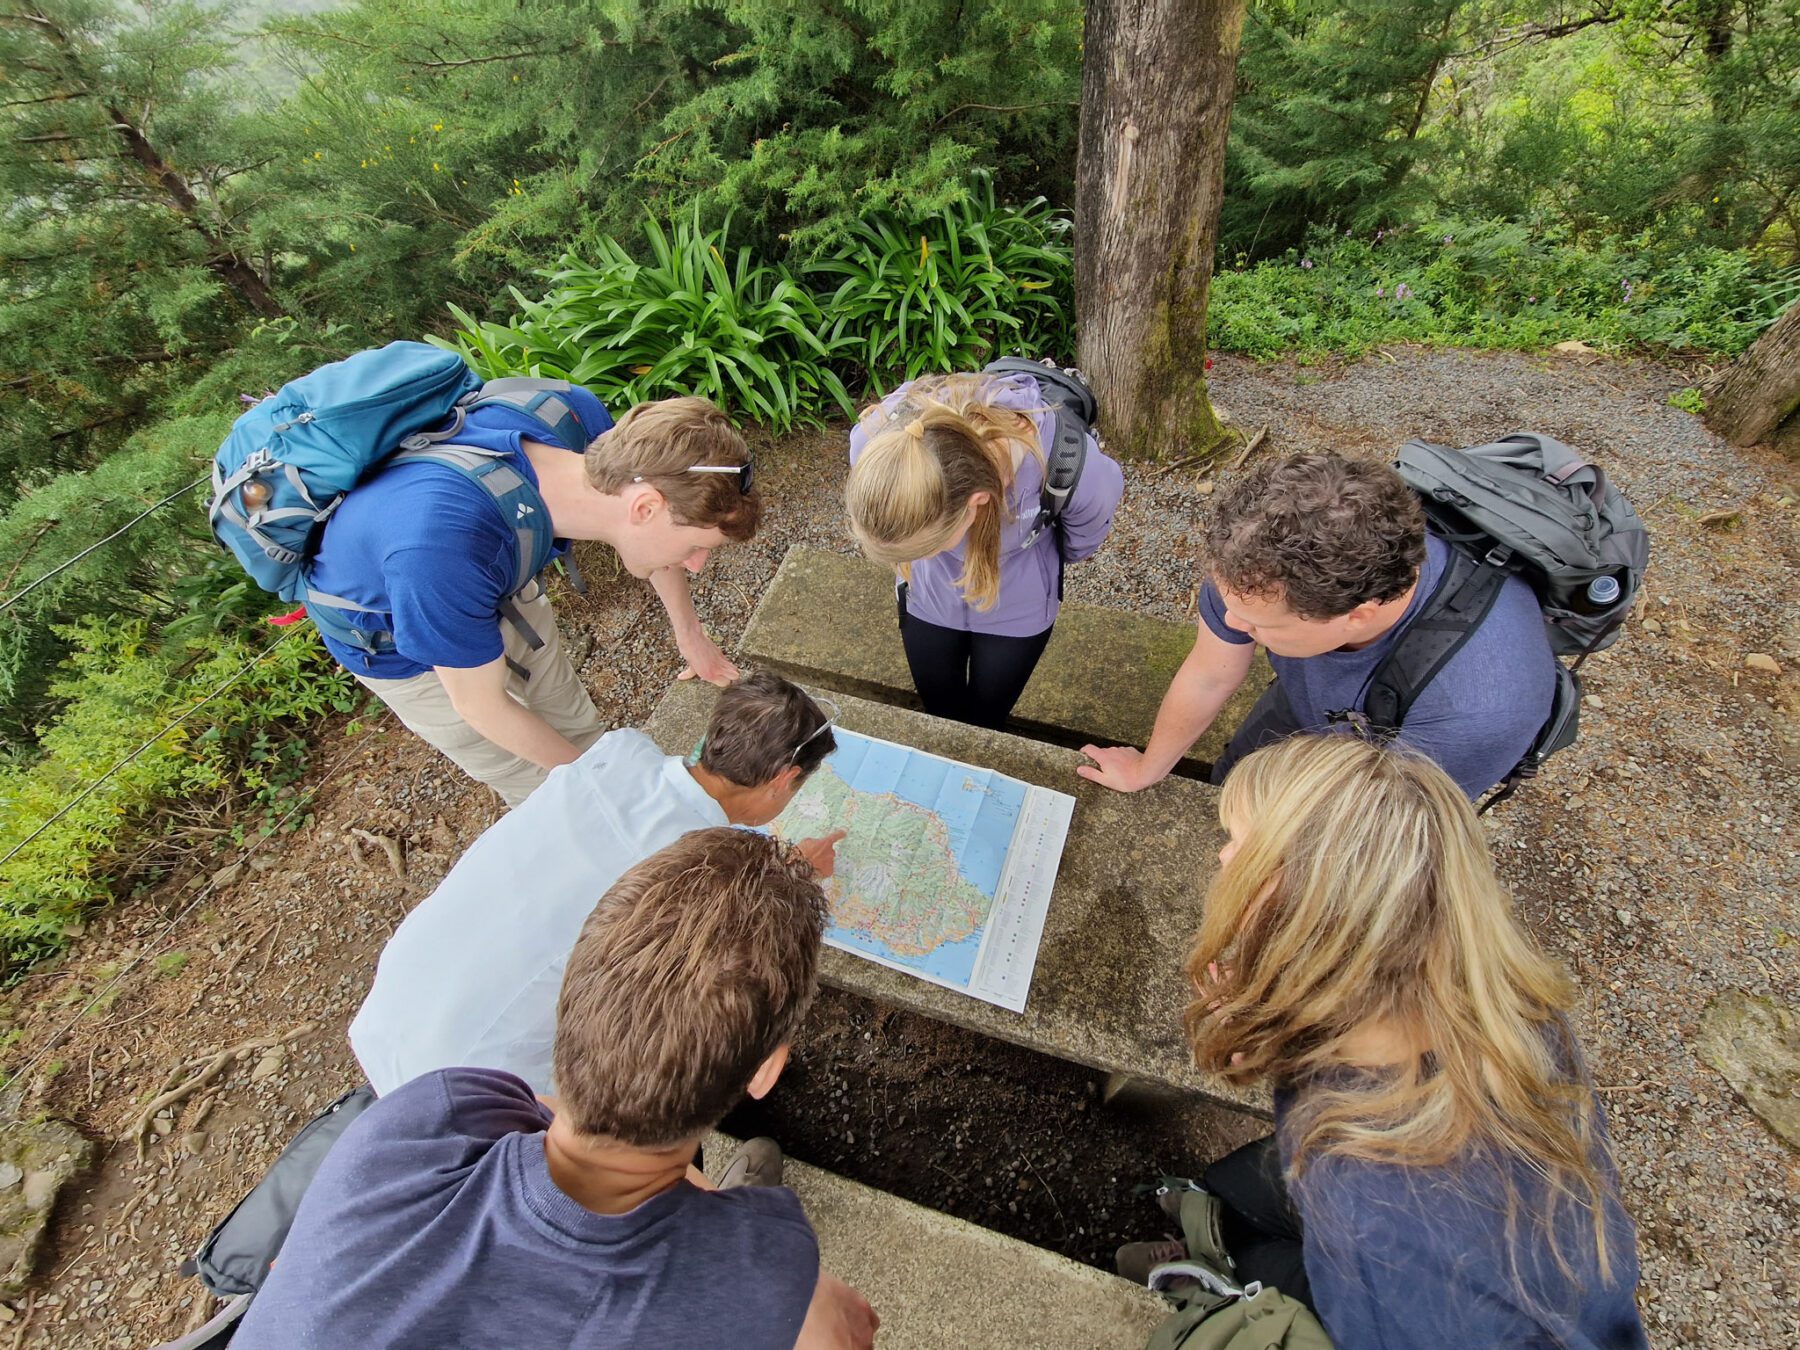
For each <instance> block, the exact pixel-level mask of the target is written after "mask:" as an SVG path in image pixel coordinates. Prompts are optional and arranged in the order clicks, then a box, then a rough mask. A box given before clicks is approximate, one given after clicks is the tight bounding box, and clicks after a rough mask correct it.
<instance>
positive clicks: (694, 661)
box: [675, 633, 742, 689]
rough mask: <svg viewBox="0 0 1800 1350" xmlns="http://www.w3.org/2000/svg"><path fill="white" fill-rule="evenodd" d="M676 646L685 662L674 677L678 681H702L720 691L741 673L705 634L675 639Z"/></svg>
mask: <svg viewBox="0 0 1800 1350" xmlns="http://www.w3.org/2000/svg"><path fill="white" fill-rule="evenodd" d="M676 646H678V647H679V648H680V649H681V659H682V660H684V661H686V662H687V664H686V665H685V666H683V667H682V668H681V674H679V675H677V676H676V677H675V678H676V679H678V680H692V679H702V680H705V681H706V682H707V683H708V684H716V685H718V686H719V687H720V688H721V689H722V688H724V687H725V686H726V685H728V684H730V683H731V682H732V681H733V680H735V679H737V677H738V676H739V674H741V673H742V672H740V671H739V670H738V668H737V667H736V666H735V665H733V664H732V663H731V658H730V657H728V656H727V655H725V653H724V652H722V651H720V650H719V644H718V643H716V642H714V641H713V640H712V639H711V638H709V637H708V636H707V635H706V634H705V633H699V634H697V635H695V636H692V637H686V638H677V639H676Z"/></svg>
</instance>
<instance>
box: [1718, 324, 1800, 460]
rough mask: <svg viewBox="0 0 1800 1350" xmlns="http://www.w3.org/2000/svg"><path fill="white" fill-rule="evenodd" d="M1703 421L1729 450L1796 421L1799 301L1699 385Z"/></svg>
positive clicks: (1799, 363)
mask: <svg viewBox="0 0 1800 1350" xmlns="http://www.w3.org/2000/svg"><path fill="white" fill-rule="evenodd" d="M1704 392H1705V394H1706V421H1707V423H1708V425H1710V426H1711V427H1712V429H1713V430H1714V431H1716V432H1718V433H1719V434H1720V435H1721V436H1723V437H1724V438H1725V439H1726V440H1728V441H1730V442H1731V443H1732V444H1733V445H1755V444H1756V443H1757V442H1758V441H1766V440H1768V439H1770V438H1771V437H1772V436H1774V435H1775V432H1776V429H1777V428H1778V427H1780V426H1781V424H1782V423H1783V422H1785V421H1789V420H1800V301H1796V302H1794V303H1793V304H1791V305H1789V306H1788V308H1787V313H1785V314H1783V315H1782V316H1781V317H1780V318H1779V319H1777V320H1776V321H1775V325H1774V327H1772V328H1770V329H1769V330H1768V331H1767V332H1765V333H1764V334H1763V335H1762V336H1761V337H1759V338H1758V339H1757V340H1756V341H1755V342H1754V343H1752V344H1751V346H1750V350H1749V351H1747V352H1745V353H1744V354H1743V355H1742V356H1740V357H1738V359H1737V360H1735V361H1733V362H1732V363H1731V364H1730V365H1729V366H1726V367H1725V369H1724V370H1721V371H1720V372H1719V373H1718V374H1717V375H1714V376H1713V377H1712V378H1711V379H1710V380H1708V381H1707V382H1706V384H1705V386H1704Z"/></svg>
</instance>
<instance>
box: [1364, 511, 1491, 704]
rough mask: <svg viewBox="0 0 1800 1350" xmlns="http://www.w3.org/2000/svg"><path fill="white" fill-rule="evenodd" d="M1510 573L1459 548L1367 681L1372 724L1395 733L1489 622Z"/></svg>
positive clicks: (1452, 548)
mask: <svg viewBox="0 0 1800 1350" xmlns="http://www.w3.org/2000/svg"><path fill="white" fill-rule="evenodd" d="M1507 575H1508V573H1507V572H1506V571H1505V570H1504V569H1503V568H1499V567H1495V566H1493V565H1492V564H1491V563H1489V562H1487V561H1486V560H1485V559H1481V558H1476V557H1475V556H1474V555H1472V554H1471V553H1469V552H1467V551H1466V550H1465V549H1463V548H1461V547H1459V546H1458V545H1456V544H1455V543H1451V544H1450V559H1449V561H1448V562H1447V563H1446V564H1445V566H1444V575H1443V576H1442V577H1440V578H1439V579H1438V584H1437V587H1436V589H1435V590H1433V591H1432V593H1431V595H1430V597H1429V598H1428V599H1427V600H1426V601H1425V605H1424V607H1423V608H1422V609H1420V610H1419V612H1418V613H1417V614H1416V615H1415V616H1414V617H1413V619H1412V621H1411V622H1410V623H1408V624H1407V625H1406V628H1405V630H1404V631H1403V632H1402V633H1401V634H1400V636H1399V639H1398V640H1397V641H1396V642H1395V643H1394V646H1393V648H1392V649H1391V650H1390V651H1389V652H1388V654H1387V656H1386V657H1385V658H1384V659H1383V660H1382V662H1381V664H1380V665H1379V666H1377V667H1376V668H1375V670H1374V673H1373V674H1371V675H1370V676H1369V687H1368V692H1367V693H1366V694H1365V695H1364V697H1363V713H1364V715H1365V716H1366V717H1367V718H1368V720H1369V722H1370V724H1371V725H1372V726H1374V727H1376V728H1378V729H1380V730H1383V731H1386V732H1388V733H1390V734H1391V733H1393V732H1397V731H1399V730H1400V728H1401V726H1402V725H1403V724H1404V723H1405V721H1406V715H1407V713H1408V712H1410V711H1411V710H1412V705H1413V703H1414V702H1415V701H1416V700H1417V699H1418V697H1419V695H1420V694H1421V693H1423V692H1424V690H1425V687H1426V686H1427V685H1429V684H1430V683H1431V682H1432V680H1433V679H1435V678H1436V677H1437V675H1438V672H1439V671H1441V670H1443V668H1444V667H1445V666H1447V665H1449V664H1450V660H1451V658H1452V657H1454V656H1455V655H1456V654H1457V653H1458V652H1459V651H1461V650H1462V649H1463V645H1464V644H1465V643H1466V642H1468V640H1469V638H1470V637H1471V636H1472V635H1473V634H1474V632H1475V630H1476V629H1477V628H1479V627H1480V626H1481V622H1482V620H1483V619H1485V618H1487V616H1488V611H1489V610H1491V609H1493V607H1494V602H1495V601H1496V600H1498V599H1499V598H1500V588H1501V587H1502V586H1504V585H1505V584H1506V578H1507Z"/></svg>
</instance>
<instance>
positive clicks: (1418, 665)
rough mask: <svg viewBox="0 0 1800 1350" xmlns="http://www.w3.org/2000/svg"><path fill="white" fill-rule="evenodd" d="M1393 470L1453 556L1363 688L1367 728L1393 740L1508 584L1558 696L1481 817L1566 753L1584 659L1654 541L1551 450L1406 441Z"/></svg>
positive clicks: (1594, 472) (1631, 514) (1616, 498)
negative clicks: (1536, 625) (1524, 607)
mask: <svg viewBox="0 0 1800 1350" xmlns="http://www.w3.org/2000/svg"><path fill="white" fill-rule="evenodd" d="M1394 467H1395V468H1396V469H1398V470H1399V472H1400V476H1401V477H1402V478H1404V479H1405V480H1406V482H1407V484H1408V486H1410V487H1411V488H1412V489H1413V490H1414V491H1416V492H1417V493H1418V494H1419V497H1420V500H1421V501H1422V502H1423V504H1424V507H1425V520H1426V527H1427V528H1428V529H1429V530H1430V531H1431V532H1432V533H1433V534H1435V535H1437V536H1438V537H1439V538H1441V539H1443V540H1444V541H1445V542H1446V543H1448V544H1449V545H1450V561H1449V565H1448V566H1447V567H1446V568H1445V569H1444V575H1443V577H1442V579H1441V580H1440V581H1439V582H1438V586H1437V589H1436V590H1435V591H1433V592H1432V594H1431V595H1430V597H1429V598H1428V599H1427V600H1426V602H1425V605H1424V607H1423V608H1422V609H1421V610H1420V611H1419V613H1418V615H1417V616H1416V617H1415V618H1414V619H1413V621H1412V622H1411V623H1410V624H1408V625H1407V628H1406V631H1405V632H1404V633H1403V634H1402V635H1401V637H1400V640H1399V641H1398V642H1397V643H1396V644H1395V645H1394V648H1393V650H1392V651H1390V652H1389V653H1388V655H1387V658H1386V659H1385V660H1384V661H1383V662H1382V663H1381V665H1380V666H1378V667H1377V668H1376V670H1375V672H1374V673H1373V674H1372V675H1371V676H1370V679H1369V689H1368V693H1367V696H1366V697H1365V698H1364V701H1363V713H1364V716H1365V717H1366V718H1367V720H1368V722H1369V724H1370V725H1371V726H1372V727H1373V728H1375V729H1377V730H1380V731H1386V732H1389V733H1390V734H1391V733H1393V732H1396V731H1398V730H1399V729H1400V727H1401V725H1402V724H1403V723H1404V722H1405V720H1406V714H1407V712H1408V711H1409V710H1410V709H1411V708H1412V705H1413V702H1414V700H1416V699H1417V698H1418V696H1419V694H1420V692H1421V691H1422V690H1423V689H1424V688H1425V687H1426V686H1427V685H1428V684H1430V683H1431V681H1432V679H1433V678H1434V677H1435V676H1436V675H1437V673H1438V672H1439V671H1440V670H1442V669H1443V668H1444V666H1445V665H1447V664H1448V663H1449V661H1450V659H1451V658H1452V657H1453V656H1455V655H1456V653H1457V652H1459V651H1460V650H1462V646H1463V644H1464V643H1465V642H1467V641H1468V640H1469V637H1470V636H1471V635H1472V634H1473V633H1474V631H1475V630H1476V629H1477V628H1479V627H1480V626H1481V623H1482V620H1484V619H1485V618H1486V617H1487V615H1488V611H1489V610H1491V609H1492V608H1493V606H1494V602H1495V600H1497V599H1498V598H1499V596H1500V588H1501V586H1502V584H1504V582H1505V581H1506V579H1507V578H1508V577H1510V576H1520V577H1523V578H1524V579H1525V581H1526V582H1527V583H1529V585H1530V586H1531V588H1532V591H1533V592H1534V593H1535V594H1536V595H1537V598H1538V605H1539V607H1540V608H1541V609H1542V610H1543V614H1544V625H1545V629H1546V631H1547V633H1548V634H1549V638H1550V649H1551V651H1553V652H1554V653H1555V654H1556V655H1557V656H1558V657H1559V658H1560V657H1564V656H1572V657H1574V658H1575V661H1574V664H1573V665H1566V664H1564V663H1563V661H1561V660H1560V659H1559V660H1558V661H1557V663H1556V672H1557V673H1556V692H1555V695H1554V697H1553V699H1552V703H1551V707H1550V709H1549V711H1548V714H1547V716H1546V717H1545V720H1544V724H1543V727H1542V729H1541V730H1540V731H1539V732H1538V735H1537V739H1536V740H1535V741H1533V742H1532V745H1531V748H1530V749H1529V750H1528V751H1527V752H1526V754H1525V757H1524V758H1523V759H1521V760H1520V761H1519V763H1518V764H1517V765H1516V766H1515V767H1514V768H1513V770H1512V771H1511V772H1510V773H1509V774H1507V776H1506V779H1505V782H1504V785H1503V786H1502V787H1501V790H1500V791H1499V792H1498V793H1496V794H1495V795H1494V796H1492V797H1490V798H1489V799H1488V800H1487V801H1486V802H1485V803H1484V804H1483V806H1482V809H1483V810H1486V809H1487V808H1488V807H1490V806H1493V805H1495V804H1496V803H1498V802H1500V801H1503V800H1505V799H1506V798H1507V797H1509V796H1511V795H1512V794H1513V792H1514V791H1516V790H1517V788H1518V785H1519V783H1520V782H1522V781H1523V780H1525V779H1527V778H1531V777H1533V776H1535V775H1536V774H1537V772H1538V770H1539V769H1541V768H1542V767H1543V764H1544V761H1545V760H1546V759H1548V758H1549V757H1550V756H1551V755H1552V754H1554V753H1555V752H1556V751H1558V750H1561V749H1562V748H1563V747H1564V746H1567V745H1570V744H1572V743H1573V742H1574V740H1575V737H1576V734H1577V732H1578V730H1579V721H1580V717H1579V714H1580V708H1581V680H1580V678H1579V676H1578V675H1577V673H1576V672H1577V671H1578V670H1579V669H1580V668H1581V663H1582V662H1583V661H1585V660H1586V659H1587V658H1588V657H1589V656H1590V655H1591V654H1593V653H1594V652H1597V651H1603V650H1605V649H1606V648H1607V647H1610V646H1611V645H1612V644H1613V643H1614V642H1616V641H1617V640H1618V637H1619V629H1620V626H1621V625H1622V624H1623V623H1624V622H1625V618H1626V616H1627V615H1628V614H1630V612H1631V607H1632V605H1633V604H1634V603H1635V602H1636V600H1637V595H1638V590H1639V588H1640V587H1641V585H1642V584H1643V577H1644V568H1645V566H1646V564H1648V562H1649V560H1650V536H1649V534H1648V533H1647V532H1646V531H1645V529H1644V524H1643V522H1642V521H1641V520H1640V519H1638V514H1637V512H1636V510H1634V509H1633V507H1632V505H1631V503H1630V502H1628V501H1627V500H1626V499H1625V497H1624V495H1623V494H1622V493H1621V492H1620V491H1619V490H1618V489H1617V488H1615V487H1614V486H1613V485H1612V483H1611V482H1610V481H1609V480H1608V479H1607V477H1606V474H1605V472H1604V471H1603V470H1601V469H1600V468H1599V467H1598V466H1596V465H1593V464H1590V463H1588V462H1587V461H1586V460H1585V459H1583V458H1582V457H1581V456H1580V455H1579V454H1577V453H1576V452H1575V451H1574V450H1573V449H1571V448H1570V447H1569V446H1567V445H1564V444H1563V443H1562V442H1561V441H1557V440H1553V439H1551V438H1550V437H1548V436H1540V435H1537V434H1535V433H1532V432H1515V433H1513V434H1512V435H1510V436H1503V437H1501V438H1500V439H1499V440H1498V441H1493V442H1490V443H1489V444H1487V445H1478V446H1474V447H1471V448H1470V449H1466V450H1457V449H1453V448H1451V447H1449V446H1444V445H1432V444H1430V443H1429V442H1426V441H1418V440H1413V441H1408V442H1407V443H1406V444H1405V445H1404V446H1402V447H1401V450H1400V455H1399V458H1398V459H1397V460H1396V461H1395V463H1394Z"/></svg>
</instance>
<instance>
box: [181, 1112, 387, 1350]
mask: <svg viewBox="0 0 1800 1350" xmlns="http://www.w3.org/2000/svg"><path fill="white" fill-rule="evenodd" d="M374 1101H375V1089H374V1088H372V1087H370V1086H369V1085H368V1084H366V1083H365V1084H364V1085H363V1086H361V1087H359V1088H353V1089H352V1090H351V1091H349V1092H346V1093H345V1094H344V1095H343V1096H341V1097H339V1098H338V1099H337V1100H336V1101H335V1102H333V1103H332V1104H331V1105H330V1106H328V1107H326V1108H325V1109H324V1110H323V1111H321V1112H319V1114H318V1115H316V1116H314V1117H313V1118H312V1119H311V1120H309V1121H307V1122H306V1124H304V1125H302V1126H301V1127H300V1133H298V1134H296V1135H295V1136H294V1137H293V1138H292V1139H291V1140H289V1141H288V1146H287V1147H286V1148H284V1149H282V1150H281V1155H280V1156H279V1157H278V1158H276V1159H275V1161H274V1163H273V1164H271V1165H270V1167H269V1170H268V1171H267V1172H265V1173H263V1177H262V1180H261V1181H259V1182H257V1183H256V1185H255V1186H253V1187H251V1189H250V1193H249V1194H248V1195H246V1196H245V1197H244V1198H243V1199H242V1200H240V1201H238V1203H237V1208H235V1209H233V1210H232V1211H231V1213H230V1214H228V1215H226V1217H225V1218H224V1219H223V1220H222V1221H221V1222H220V1223H219V1224H218V1226H217V1227H215V1228H214V1229H213V1230H212V1232H210V1233H208V1234H207V1235H206V1241H204V1242H203V1243H201V1244H200V1250H199V1251H198V1252H196V1253H195V1254H194V1255H193V1257H192V1258H190V1259H189V1260H188V1261H187V1262H186V1263H185V1264H183V1266H182V1267H181V1273H182V1274H184V1275H198V1276H199V1277H200V1283H202V1284H204V1285H205V1286H206V1287H207V1289H209V1290H210V1291H211V1292H212V1293H213V1294H214V1295H216V1296H217V1297H219V1298H222V1299H226V1300H228V1302H227V1303H226V1304H225V1306H224V1307H223V1308H221V1309H220V1310H219V1312H218V1313H217V1315H216V1316H214V1317H213V1319H212V1320H211V1321H209V1322H208V1323H207V1324H206V1325H205V1326H203V1327H201V1328H199V1329H198V1330H197V1331H194V1332H191V1333H189V1334H188V1335H187V1336H183V1337H182V1338H181V1339H179V1340H176V1341H171V1342H169V1343H168V1344H166V1345H164V1346H162V1347H160V1350H219V1348H220V1347H223V1346H225V1345H228V1344H230V1342H231V1337H232V1335H233V1334H234V1333H235V1332H236V1330H237V1324H238V1322H239V1321H240V1320H241V1319H242V1318H243V1316H244V1314H245V1313H246V1312H248V1311H249V1308H250V1300H251V1299H253V1298H255V1297H256V1294H257V1291H258V1290H260V1289H261V1288H262V1286H263V1281H264V1280H266V1279H268V1278H269V1268H270V1267H271V1266H273V1265H274V1264H275V1258H276V1257H277V1256H279V1255H280V1253H281V1246H282V1244H283V1243H284V1242H286V1241H287V1235H288V1230H289V1229H291V1228H292V1227H293V1226H294V1214H295V1213H296V1211H298V1210H299V1208H300V1198H301V1197H302V1196H304V1195H305V1194H306V1191H307V1188H308V1187H309V1186H311V1185H312V1181H313V1178H314V1177H315V1176H316V1175H318V1171H319V1164H321V1163H322V1162H324V1161H325V1155H326V1154H327V1153H329V1152H331V1149H332V1147H333V1146H334V1145H335V1144H336V1143H337V1141H338V1140H339V1139H341V1138H342V1137H343V1134H344V1131H345V1130H347V1129H349V1128H350V1124H351V1122H352V1121H354V1120H355V1119H356V1118H357V1117H358V1116H360V1115H361V1114H362V1113H363V1112H364V1111H365V1110H367V1109H368V1108H369V1107H370V1106H371V1105H372V1104H373V1103H374Z"/></svg>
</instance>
